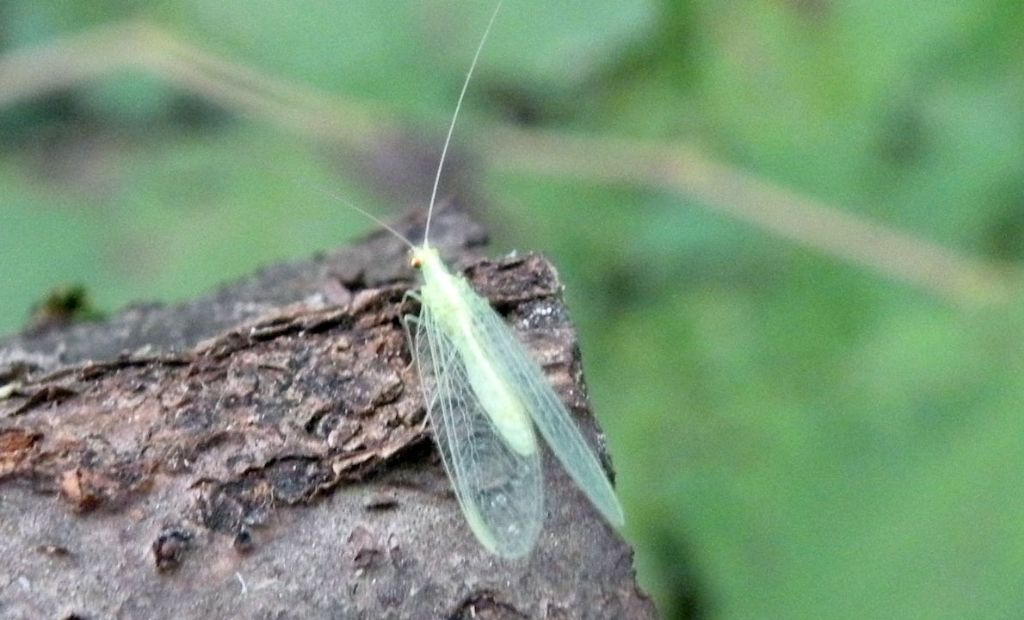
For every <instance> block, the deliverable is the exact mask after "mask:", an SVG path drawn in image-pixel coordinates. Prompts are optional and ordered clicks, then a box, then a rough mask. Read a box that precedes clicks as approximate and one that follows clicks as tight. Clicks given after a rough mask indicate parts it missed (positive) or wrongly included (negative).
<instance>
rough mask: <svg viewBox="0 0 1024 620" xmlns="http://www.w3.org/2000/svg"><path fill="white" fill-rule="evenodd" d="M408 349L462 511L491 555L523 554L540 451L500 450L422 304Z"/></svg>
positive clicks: (536, 502) (533, 536)
mask: <svg viewBox="0 0 1024 620" xmlns="http://www.w3.org/2000/svg"><path fill="white" fill-rule="evenodd" d="M413 340H414V342H413V352H414V356H415V358H416V365H417V367H418V369H419V373H420V382H421V383H422V385H423V393H424V397H425V399H426V402H427V412H428V414H429V415H430V421H431V424H432V425H433V427H434V436H435V438H436V440H437V445H438V447H439V448H440V450H441V457H442V461H443V462H444V466H445V469H446V470H447V471H448V476H449V478H451V480H452V485H453V486H454V488H455V495H456V497H458V500H459V504H460V505H461V507H462V512H463V514H465V516H466V520H467V521H468V522H469V526H470V529H472V530H473V533H474V534H475V535H476V537H477V539H478V540H479V541H480V542H481V544H483V546H484V547H486V548H487V549H488V550H489V551H491V552H492V553H496V554H498V555H501V556H504V557H509V558H515V557H520V556H523V555H525V554H526V553H528V552H529V551H530V550H531V549H532V548H533V545H534V543H535V542H536V540H537V535H538V533H539V532H540V528H541V525H542V524H543V518H544V517H543V487H542V478H541V470H540V456H539V454H540V453H539V451H534V452H533V453H532V454H530V455H528V456H523V455H521V454H519V453H517V452H515V451H513V450H511V449H510V448H509V447H508V446H506V445H505V443H504V441H502V439H501V436H500V435H499V434H498V432H497V430H496V429H495V428H494V425H493V424H492V423H491V421H490V418H489V417H488V416H487V414H486V413H485V412H484V410H483V408H482V407H481V405H480V402H479V400H478V399H477V398H476V396H475V395H474V393H473V390H472V388H471V387H470V383H469V380H468V378H467V375H466V367H465V362H464V360H463V357H462V355H461V354H460V352H459V351H458V349H457V347H456V346H455V343H454V342H453V341H452V339H451V338H450V337H449V335H448V334H447V333H445V331H444V329H443V328H442V327H441V325H440V324H439V323H438V322H437V320H436V319H435V317H434V315H433V314H432V313H431V311H430V309H429V307H427V306H426V305H424V306H423V309H422V311H421V313H420V317H419V321H418V325H417V328H416V335H415V338H414V339H413Z"/></svg>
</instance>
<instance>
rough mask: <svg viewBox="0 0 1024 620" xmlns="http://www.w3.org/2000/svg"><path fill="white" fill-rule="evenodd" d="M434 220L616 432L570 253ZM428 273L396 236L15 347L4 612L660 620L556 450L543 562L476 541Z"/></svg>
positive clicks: (8, 424) (0, 540)
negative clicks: (512, 247) (431, 375)
mask: <svg viewBox="0 0 1024 620" xmlns="http://www.w3.org/2000/svg"><path fill="white" fill-rule="evenodd" d="M421 226H422V221H421V214H413V215H410V216H409V217H407V218H405V219H404V220H402V221H401V222H399V223H398V227H399V228H400V229H401V230H403V231H404V232H407V233H408V236H409V237H410V238H413V239H415V238H417V235H418V234H419V232H418V231H419V230H420V229H421ZM431 232H432V237H433V238H434V239H435V242H434V245H437V246H439V247H442V248H446V249H447V250H448V252H447V253H448V255H449V257H450V259H452V260H451V262H454V264H455V265H456V266H460V267H462V268H464V269H465V273H466V275H467V277H468V278H469V279H470V281H471V282H472V283H473V285H474V287H475V288H476V289H477V290H478V291H479V292H480V293H482V294H483V295H485V296H486V297H487V298H489V299H490V300H491V302H492V303H493V304H494V305H495V307H496V308H497V309H498V310H499V311H500V312H501V313H502V314H503V315H505V316H506V318H507V320H508V322H509V323H510V324H511V325H512V326H513V327H514V328H515V329H516V331H517V332H518V333H519V334H520V336H521V337H522V338H523V340H524V342H526V343H527V345H528V348H529V349H530V350H531V351H532V352H533V353H534V354H535V356H536V357H537V359H539V360H541V361H542V362H543V364H544V365H545V368H546V370H547V371H548V375H549V377H550V379H551V380H552V382H553V384H554V385H555V387H556V388H557V391H558V392H559V393H560V395H561V396H562V397H563V399H564V400H565V401H566V402H567V404H568V405H569V406H570V409H571V410H572V411H573V412H574V414H578V415H577V420H578V422H579V423H580V424H581V426H582V427H583V429H584V431H585V434H586V435H587V437H588V438H589V439H591V440H592V441H594V442H597V443H600V441H601V437H600V434H599V431H598V429H597V428H596V427H595V425H594V422H593V418H592V417H591V416H590V410H589V404H588V402H587V397H586V390H585V387H584V385H583V381H582V371H581V366H580V360H579V352H578V348H577V346H576V338H575V331H574V329H573V327H572V325H571V323H570V322H569V319H568V316H567V314H566V310H565V307H564V306H563V303H562V298H561V286H560V284H559V281H558V277H557V274H556V273H555V271H554V270H553V268H552V267H551V265H550V264H548V263H547V262H546V261H545V260H544V259H542V258H540V257H538V256H536V255H527V256H518V257H505V258H501V259H497V260H487V259H483V258H482V255H481V251H482V247H483V245H484V243H485V241H486V239H485V234H484V232H483V231H482V230H481V228H480V227H479V226H477V225H476V224H475V223H473V222H472V221H471V220H470V219H468V218H467V217H466V216H464V215H461V214H460V213H458V212H455V211H449V212H446V213H443V214H441V216H440V217H439V218H438V219H436V220H435V222H434V224H433V225H432V229H431ZM413 285H414V274H413V273H412V271H411V269H409V268H408V266H407V258H406V248H405V247H404V246H403V245H402V244H401V243H399V242H398V241H396V240H394V239H393V238H392V237H390V236H388V235H383V234H378V235H373V236H371V237H369V238H367V239H366V240H364V241H362V242H360V243H357V244H355V245H352V246H350V247H346V248H343V249H340V250H338V251H335V252H331V253H328V254H325V255H323V256H319V257H316V258H314V259H312V260H309V261H305V262H299V263H291V264H282V265H275V266H272V267H269V268H267V269H264V270H263V271H261V272H259V273H257V274H255V275H253V276H251V277H248V278H246V279H244V280H241V281H238V282H235V283H233V284H230V285H227V286H225V287H223V288H221V289H220V290H218V291H216V292H214V293H212V294H210V295H208V296H206V297H203V298H200V299H197V300H195V301H191V302H188V303H183V304H179V305H173V306H160V305H139V306H135V307H131V308H128V309H126V310H124V311H122V312H121V313H119V314H118V315H117V316H115V317H112V318H111V319H109V320H107V321H105V322H102V323H80V324H73V325H66V326H52V325H51V326H48V327H47V326H43V327H37V328H35V329H33V330H32V331H31V332H26V333H23V334H19V335H16V336H13V337H10V338H8V339H6V340H2V341H0V558H2V559H3V562H2V563H0V617H4V618H57V617H60V618H74V617H81V618H219V617H225V618H226V617H240V618H328V617H329V618H374V619H376V618H414V619H417V620H420V619H424V618H651V617H654V616H655V613H654V609H653V607H652V605H651V604H650V601H649V600H648V599H647V598H646V597H645V596H644V595H643V593H642V592H640V590H639V589H638V587H637V585H636V583H635V579H634V573H633V561H632V551H631V549H630V547H629V546H628V545H627V544H626V543H625V542H624V541H623V540H622V539H621V538H620V537H619V535H618V534H617V533H616V532H614V531H613V530H612V529H611V528H609V527H608V526H606V525H605V524H604V523H603V522H602V521H601V520H600V518H599V517H598V516H597V514H596V513H595V511H594V510H593V509H592V508H591V507H590V505H589V504H588V503H587V500H586V499H585V498H584V497H583V496H582V494H581V493H580V492H579V491H578V490H577V489H576V488H575V487H574V486H573V484H572V483H571V481H570V480H569V479H568V477H567V476H566V475H565V473H564V472H563V471H562V470H561V468H560V467H559V466H558V465H557V464H556V463H555V462H554V461H553V460H552V458H551V456H550V454H546V455H545V474H546V489H545V491H546V495H547V498H549V499H548V501H547V502H546V509H547V518H546V521H545V526H544V530H543V533H542V534H541V538H540V540H539V543H538V545H537V548H536V550H535V551H534V552H533V553H532V554H531V556H530V557H529V558H527V559H525V560H522V561H516V562H509V561H502V560H500V559H497V558H495V557H493V556H490V555H488V554H487V553H486V552H485V551H484V550H483V548H482V547H480V545H479V544H477V542H476V541H475V540H474V538H473V537H472V535H471V534H470V533H469V530H468V527H467V526H466V524H465V522H464V520H463V518H462V515H461V513H460V511H459V508H458V504H457V502H456V500H455V497H454V495H453V493H452V491H451V488H450V485H449V483H448V480H447V479H446V477H445V474H444V470H443V468H442V466H441V464H440V462H439V460H438V457H437V455H436V452H435V451H434V447H433V445H432V443H431V441H430V435H429V433H430V428H429V425H428V423H427V421H426V417H425V413H424V408H423V402H422V399H421V396H420V392H419V384H418V379H417V377H416V374H415V370H414V368H413V367H412V365H411V363H410V359H409V352H408V348H407V345H406V341H405V334H404V332H403V330H402V327H401V323H400V320H399V319H400V317H401V315H402V314H404V313H408V312H411V311H414V310H415V308H414V307H413V306H412V305H411V303H412V302H403V294H404V293H405V291H406V290H408V289H409V287H410V286H413Z"/></svg>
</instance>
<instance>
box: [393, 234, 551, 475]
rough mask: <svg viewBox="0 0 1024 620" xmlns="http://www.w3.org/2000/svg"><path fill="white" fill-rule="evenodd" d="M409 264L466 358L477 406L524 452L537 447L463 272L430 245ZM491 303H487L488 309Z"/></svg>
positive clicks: (426, 298)
mask: <svg viewBox="0 0 1024 620" xmlns="http://www.w3.org/2000/svg"><path fill="white" fill-rule="evenodd" d="M413 264H414V265H418V268H419V270H420V272H421V273H422V274H423V287H422V288H421V289H420V296H421V302H422V303H423V304H424V305H425V306H428V307H430V308H431V311H432V313H433V315H434V316H436V319H437V322H438V323H439V325H440V327H441V328H442V329H443V330H444V331H445V332H447V333H448V334H449V335H450V337H451V339H452V342H453V344H454V345H455V348H456V349H457V350H458V351H460V352H461V355H462V356H463V357H464V358H465V360H464V363H465V367H466V375H467V377H466V378H467V379H468V381H469V384H470V386H471V387H472V389H473V393H474V394H475V395H476V397H477V398H478V399H479V400H480V404H481V407H482V408H483V410H484V412H486V414H487V416H488V417H489V418H490V420H491V422H492V423H493V424H494V426H495V427H496V428H497V430H498V432H499V433H500V434H501V436H502V437H503V438H504V439H505V441H506V442H508V444H509V447H510V448H512V449H513V450H515V451H516V452H517V453H519V454H521V455H523V456H528V455H530V454H532V453H533V452H535V451H536V450H537V441H536V438H535V436H534V433H533V427H532V426H531V424H530V419H529V415H528V414H527V412H526V410H525V408H524V406H523V401H522V399H521V398H519V396H518V395H517V394H516V393H515V392H514V390H513V389H512V386H511V385H510V383H509V381H508V378H507V377H505V376H503V370H502V369H501V367H500V364H499V363H498V361H497V360H496V359H495V354H496V353H499V352H496V351H491V350H488V349H489V348H491V346H492V345H490V344H489V343H487V342H485V341H484V340H483V339H482V338H481V334H479V333H478V325H477V323H478V321H479V319H478V318H476V319H475V316H476V315H477V314H478V313H479V307H478V305H476V304H474V303H472V302H473V300H474V298H475V297H478V296H477V295H476V293H475V292H474V291H473V289H472V288H470V286H469V284H468V283H467V282H466V280H465V279H464V278H461V277H458V276H453V275H452V274H451V273H450V272H449V271H448V268H447V267H445V264H444V262H443V261H442V260H441V256H440V254H438V252H437V250H435V249H433V248H427V247H424V248H421V249H417V250H415V251H414V253H413ZM489 309H490V308H488V310H489Z"/></svg>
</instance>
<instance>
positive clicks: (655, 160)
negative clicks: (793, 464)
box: [0, 22, 1013, 307]
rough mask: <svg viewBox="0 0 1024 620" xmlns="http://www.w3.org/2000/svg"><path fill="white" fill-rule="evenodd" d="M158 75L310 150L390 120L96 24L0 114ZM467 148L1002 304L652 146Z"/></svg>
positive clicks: (882, 232)
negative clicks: (104, 80)
mask: <svg viewBox="0 0 1024 620" xmlns="http://www.w3.org/2000/svg"><path fill="white" fill-rule="evenodd" d="M123 70H141V71H145V72H150V73H154V74H156V75H159V76H162V77H164V78H165V79H168V80H170V81H172V82H173V83H175V84H176V85H178V86H179V87H181V88H183V89H185V90H187V91H188V92H190V93H192V94H194V95H196V96H199V97H202V98H205V99H207V100H209V101H212V102H215V103H217V104H219V105H222V106H224V107H225V108H228V109H230V110H234V111H236V112H240V113H243V114H248V115H252V116H255V117H258V118H260V119H263V120H265V121H268V122H271V123H273V124H274V125H277V126H279V127H281V128H283V129H284V130H286V131H289V132H294V133H297V134H300V135H302V136H304V137H306V138H309V139H312V140H316V141H329V142H331V143H340V144H343V145H346V146H349V147H354V148H372V147H373V145H374V144H375V143H376V141H377V140H378V139H379V138H380V136H382V135H394V134H395V133H397V132H398V131H399V130H400V127H401V123H400V122H398V121H397V119H395V118H394V117H393V116H389V115H386V114H382V113H380V112H379V111H378V110H377V109H376V108H375V107H371V106H369V105H366V104H360V103H358V102H352V101H345V100H341V99H339V98H337V97H336V96H334V95H330V94H327V93H323V92H319V91H316V90H314V89H310V88H306V87H302V86H299V85H296V84H292V83H289V82H287V81H285V80H282V79H279V78H277V77H274V76H271V75H268V74H267V73H265V72H263V71H260V70H258V69H254V68H252V67H247V66H245V65H242V64H240V63H237V62H234V61H231V60H228V59H226V58H222V57H219V56H217V55H216V54H213V53H210V52H208V51H205V50H203V49H200V48H198V47H196V46H194V45H192V44H190V43H187V42H184V41H182V40H180V39H178V38H176V37H175V36H173V35H171V34H170V33H168V32H166V31H165V30H163V29H161V28H159V27H156V26H153V25H151V24H147V23H142V22H128V23H122V24H116V25H112V26H105V27H102V28H97V29H94V30H91V31H89V32H86V33H84V34H79V35H76V36H73V37H67V38H64V39H61V40H57V41H54V42H51V43H48V44H46V45H42V46H37V47H33V48H27V49H22V50H17V51H14V52H11V53H9V54H7V55H5V56H3V57H0V106H8V105H12V104H14V103H17V102H22V101H25V100H29V99H32V98H35V97H39V96H42V95H45V94H46V93H49V92H54V91H58V90H66V89H70V88H73V87H75V86H77V85H80V84H82V83H84V82H87V81H89V80H93V79H96V78H99V77H102V76H104V75H107V74H109V73H112V72H115V71H123ZM480 134H481V135H483V136H485V138H483V139H478V140H477V141H476V144H475V145H474V146H475V147H476V149H477V152H479V153H482V154H484V155H485V156H486V160H487V161H488V162H489V164H490V165H491V166H493V167H494V168H495V169H496V170H498V171H500V172H506V173H526V174H535V175H555V176H561V177H572V178H575V179H579V180H582V181H586V182H592V183H614V184H630V185H637V186H642V187H649V188H661V189H669V190H672V191H676V192H679V193H680V194H682V195H685V196H686V197H688V198H691V199H694V200H697V201H699V202H700V203H702V204H704V205H706V206H707V207H708V208H710V209H713V210H714V211H717V212H720V213H723V214H726V215H728V216H731V217H733V218H735V219H738V220H741V221H743V222H746V223H747V224H749V225H752V226H755V227H757V228H759V229H761V230H764V231H766V232H769V233H772V234H774V235H777V236H780V237H782V238H785V239H787V240H789V241H793V242H796V243H798V244H801V245H804V246H806V247H809V248H812V249H814V250H817V251H819V252H823V253H825V254H828V255H830V256H833V257H835V258H838V259H840V260H843V261H845V262H848V263H852V264H855V265H857V266H860V267H864V268H868V269H871V270H873V271H875V272H876V273H878V274H881V275H883V276H885V277H887V278H891V279H893V280H896V281H898V282H901V283H904V284H907V285H910V286H913V287H915V288H918V289H920V290H923V291H926V292H928V293H930V294H932V295H935V296H937V297H939V298H941V299H943V300H946V301H948V302H951V303H953V304H956V305H958V306H967V307H976V306H980V305H987V304H989V303H993V302H997V301H999V300H1001V299H1004V298H1006V297H1007V296H1008V295H1009V294H1010V292H1011V288H1012V285H1013V278H1012V276H1013V273H1012V268H1011V267H1010V266H1002V265H998V264H995V263H992V262H988V261H985V260H981V259H978V258H972V257H969V256H964V255H961V254H959V253H957V252H954V251H952V250H950V249H947V248H944V247H942V246H940V245H937V244H935V243H932V242H930V241H928V240H925V239H920V238H917V237H915V236H912V235H910V234H908V233H906V232H902V231H897V230H895V229H893V228H891V227H887V226H885V225H883V224H881V223H879V222H874V221H871V220H868V219H866V218H863V217H860V216H857V215H855V214H852V213H850V212H848V211H843V210H841V209H838V208H836V207H833V206H830V205H827V204H824V203H822V202H819V201H816V200H813V199H810V198H807V197H805V196H801V195H800V194H798V193H796V192H793V191H791V190H788V189H786V188H784V187H781V186H779V185H776V184H773V183H771V182H769V181H767V180H764V179H761V178H758V177H757V176H755V175H751V174H749V173H746V172H743V171H741V170H737V169H735V168H732V167H730V166H728V165H725V164H723V163H721V162H716V161H714V160H713V159H711V158H710V157H708V156H706V155H704V154H702V153H701V152H700V151H698V150H696V149H694V148H692V147H689V146H687V145H684V144H658V143H650V142H638V141H630V140H626V139H610V138H604V137H594V136H584V135H570V134H567V133H564V132H554V131H537V130H525V129H522V128H519V127H514V126H509V125H498V124H495V125H489V126H487V127H485V128H483V129H482V130H481V132H480Z"/></svg>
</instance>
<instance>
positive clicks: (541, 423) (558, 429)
mask: <svg viewBox="0 0 1024 620" xmlns="http://www.w3.org/2000/svg"><path fill="white" fill-rule="evenodd" d="M466 288H467V289H468V288H469V286H468V284H467V285H466ZM472 299H473V301H472V303H473V305H474V307H473V315H474V323H475V324H474V329H476V330H479V332H480V339H481V341H483V342H486V343H490V345H489V346H493V347H494V350H493V351H492V352H491V355H493V356H495V358H496V359H498V360H501V363H502V367H503V368H504V370H505V372H506V373H507V376H508V377H509V380H510V381H512V382H513V383H514V385H515V386H516V389H517V391H518V393H519V395H520V397H521V398H522V399H523V403H524V404H525V406H526V410H527V411H529V412H530V417H531V418H533V422H534V424H536V425H537V428H538V429H540V433H541V435H543V436H544V440H545V441H547V443H548V445H549V446H550V447H551V451H552V452H554V453H555V456H556V457H558V460H559V461H560V462H561V463H562V466H563V467H565V469H566V471H567V472H569V476H570V477H571V478H572V479H573V480H574V481H575V482H576V484H577V485H579V487H580V488H581V489H582V490H583V492H584V493H585V494H586V496H587V497H588V498H589V499H590V501H591V503H593V504H594V506H595V507H596V508H597V509H598V511H600V512H601V514H602V515H604V518H605V519H607V520H608V522H609V523H611V524H612V525H615V526H617V527H621V526H622V525H624V524H625V515H624V514H623V512H622V506H621V505H620V504H619V500H618V498H617V497H616V496H615V490H614V489H612V485H611V483H610V482H609V481H608V477H607V476H606V475H605V473H604V469H602V467H601V463H600V461H598V458H597V455H596V454H595V453H594V451H593V450H591V448H590V446H589V445H587V442H586V440H585V439H584V438H583V434H582V433H580V430H579V428H578V427H577V426H576V423H575V422H573V420H572V417H571V416H570V415H569V411H568V409H566V407H565V404H564V403H562V400H561V399H560V398H559V397H558V394H556V393H555V391H554V389H553V388H552V387H551V384H550V383H549V382H548V380H547V377H545V376H544V372H543V371H542V370H541V368H540V366H539V365H538V364H537V362H535V361H533V359H532V358H531V357H530V356H529V353H527V352H526V348H525V347H524V346H523V345H522V343H521V342H519V339H518V338H517V337H516V335H515V333H514V332H513V331H512V329H511V328H510V327H509V326H508V325H506V324H505V321H504V319H502V318H501V316H500V315H499V314H498V313H497V312H495V311H494V309H493V308H491V306H490V304H489V303H488V302H487V300H486V299H484V298H483V297H480V296H479V295H476V294H475V293H473V296H472Z"/></svg>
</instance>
